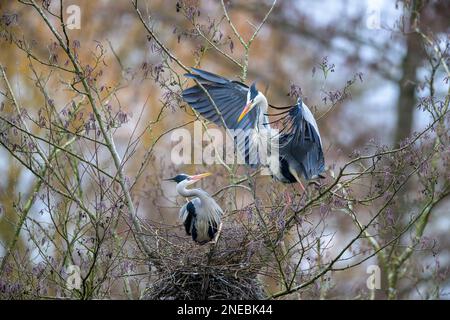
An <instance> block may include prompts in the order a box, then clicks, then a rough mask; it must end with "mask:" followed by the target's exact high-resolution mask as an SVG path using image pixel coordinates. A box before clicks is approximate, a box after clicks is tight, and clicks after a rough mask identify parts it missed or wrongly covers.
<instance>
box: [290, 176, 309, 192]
mask: <svg viewBox="0 0 450 320" xmlns="http://www.w3.org/2000/svg"><path fill="white" fill-rule="evenodd" d="M291 173H292V175H293V176H294V177H295V180H297V182H298V184H299V185H300V191H301V192H302V193H303V192H305V191H306V189H305V187H304V186H303V183H302V181H301V180H300V177H299V176H298V174H297V172H295V171H291Z"/></svg>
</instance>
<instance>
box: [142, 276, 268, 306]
mask: <svg viewBox="0 0 450 320" xmlns="http://www.w3.org/2000/svg"><path fill="white" fill-rule="evenodd" d="M148 292H149V293H148V295H147V296H146V298H147V299H152V300H222V299H228V300H260V299H263V298H264V297H265V295H264V292H263V290H262V287H261V284H260V283H259V281H258V280H257V279H256V277H255V276H254V275H250V274H249V275H245V274H241V275H239V276H235V275H233V274H230V273H228V272H208V271H206V272H201V273H198V272H193V271H192V270H183V269H180V270H177V271H175V272H174V273H172V274H170V275H167V276H166V277H162V278H160V279H159V280H158V281H156V282H155V283H153V285H152V286H151V287H150V288H149V290H148Z"/></svg>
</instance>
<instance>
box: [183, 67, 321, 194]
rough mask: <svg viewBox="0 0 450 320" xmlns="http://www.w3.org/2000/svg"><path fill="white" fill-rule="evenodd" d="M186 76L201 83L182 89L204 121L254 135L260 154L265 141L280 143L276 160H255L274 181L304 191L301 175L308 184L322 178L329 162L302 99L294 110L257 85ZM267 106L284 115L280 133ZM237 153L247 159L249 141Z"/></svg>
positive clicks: (209, 75)
mask: <svg viewBox="0 0 450 320" xmlns="http://www.w3.org/2000/svg"><path fill="white" fill-rule="evenodd" d="M185 76H186V77H188V78H192V79H195V80H196V81H197V84H196V85H195V86H193V87H190V88H188V89H186V90H184V91H183V92H182V97H183V99H184V101H186V102H187V103H188V104H189V105H190V106H191V107H192V108H193V109H194V110H196V111H197V112H199V113H200V114H201V115H202V116H203V117H205V118H206V119H208V120H210V121H212V122H214V123H216V124H217V125H219V126H223V127H225V128H227V129H228V130H230V131H233V132H236V129H241V132H242V131H247V132H250V138H249V139H250V141H256V142H257V143H256V145H257V147H258V150H262V149H264V148H260V146H261V145H265V146H267V142H268V141H267V140H271V141H272V140H274V138H276V139H277V141H278V143H277V144H274V145H275V146H276V148H277V151H278V152H277V153H276V156H272V155H271V154H268V155H267V158H266V159H267V161H266V163H260V162H258V161H257V165H265V166H267V167H268V168H269V170H270V173H271V175H272V177H273V178H275V179H276V180H279V181H281V182H283V183H295V182H298V183H299V184H300V186H301V188H302V190H304V187H303V184H302V182H301V180H300V175H302V176H303V177H304V178H305V179H306V180H311V179H314V178H317V177H320V178H323V176H322V175H321V173H322V172H323V171H324V170H325V160H324V156H323V150H322V139H321V137H320V133H319V128H318V126H317V123H316V120H315V119H314V116H313V114H312V113H311V111H310V110H309V108H308V107H307V106H306V104H304V103H303V101H302V100H301V99H298V100H297V104H295V105H293V106H288V107H281V108H280V107H274V106H272V105H269V103H268V102H267V99H266V97H265V96H264V95H263V94H262V93H261V92H260V91H258V90H257V89H256V83H253V84H252V85H251V86H250V88H249V87H248V86H246V85H245V84H243V83H242V82H239V81H234V80H228V79H226V78H224V77H221V76H219V75H216V74H213V73H211V72H207V71H204V70H200V69H197V68H192V72H191V73H187V74H185ZM211 100H212V101H213V102H214V103H213V102H212V101H211ZM269 106H270V107H271V108H274V109H277V110H281V111H280V112H278V113H277V114H273V115H276V116H281V117H280V118H279V119H278V120H276V121H275V122H278V123H280V124H281V126H282V128H281V130H279V131H278V130H275V129H274V128H272V127H271V126H270V124H271V123H270V122H269V119H268V114H267V111H268V107H269ZM272 123H274V122H272ZM237 131H239V130H237ZM261 132H265V133H266V134H261ZM247 142H248V141H247ZM250 145H251V144H250ZM253 145H254V144H253ZM238 149H239V152H240V153H241V154H243V155H245V159H246V161H247V160H248V159H249V155H251V154H252V153H253V151H254V150H253V149H252V148H251V146H250V147H249V144H248V143H238ZM257 159H258V160H259V158H257ZM246 163H247V162H246ZM247 164H251V163H247Z"/></svg>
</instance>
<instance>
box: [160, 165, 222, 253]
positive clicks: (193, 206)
mask: <svg viewBox="0 0 450 320" xmlns="http://www.w3.org/2000/svg"><path fill="white" fill-rule="evenodd" d="M210 175H211V173H209V172H208V173H202V174H197V175H194V176H189V175H187V174H179V175H177V176H175V177H173V178H170V179H166V180H170V181H175V182H176V183H177V187H176V190H177V192H178V194H179V195H180V196H183V197H186V198H189V197H196V198H194V199H192V200H190V201H189V202H188V203H186V204H185V205H184V206H182V207H181V209H180V214H179V216H180V220H181V221H183V224H184V228H185V230H186V233H187V234H188V235H190V236H192V240H194V241H195V242H198V243H199V244H205V243H207V242H209V241H211V240H213V239H214V237H215V236H216V234H217V232H218V231H219V230H220V227H221V219H222V214H223V211H222V208H220V206H219V205H218V204H217V202H216V201H215V200H214V199H213V198H212V197H211V196H210V195H209V194H208V193H207V192H206V191H204V190H202V189H187V186H189V185H192V184H194V183H196V182H197V181H199V180H200V179H202V178H205V177H207V176H210Z"/></svg>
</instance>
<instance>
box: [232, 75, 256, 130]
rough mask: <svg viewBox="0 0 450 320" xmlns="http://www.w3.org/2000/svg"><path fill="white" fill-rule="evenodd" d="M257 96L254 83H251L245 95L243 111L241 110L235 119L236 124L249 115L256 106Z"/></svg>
mask: <svg viewBox="0 0 450 320" xmlns="http://www.w3.org/2000/svg"><path fill="white" fill-rule="evenodd" d="M258 96H259V91H258V90H257V89H256V82H253V83H252V85H251V86H250V89H249V90H248V94H247V104H246V105H245V107H244V109H242V112H241V114H240V115H239V118H238V119H237V122H238V123H239V122H241V120H242V119H244V117H245V115H246V114H247V113H249V112H250V111H251V110H252V109H253V108H254V107H255V106H256V105H257V104H258V101H259V100H258Z"/></svg>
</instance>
